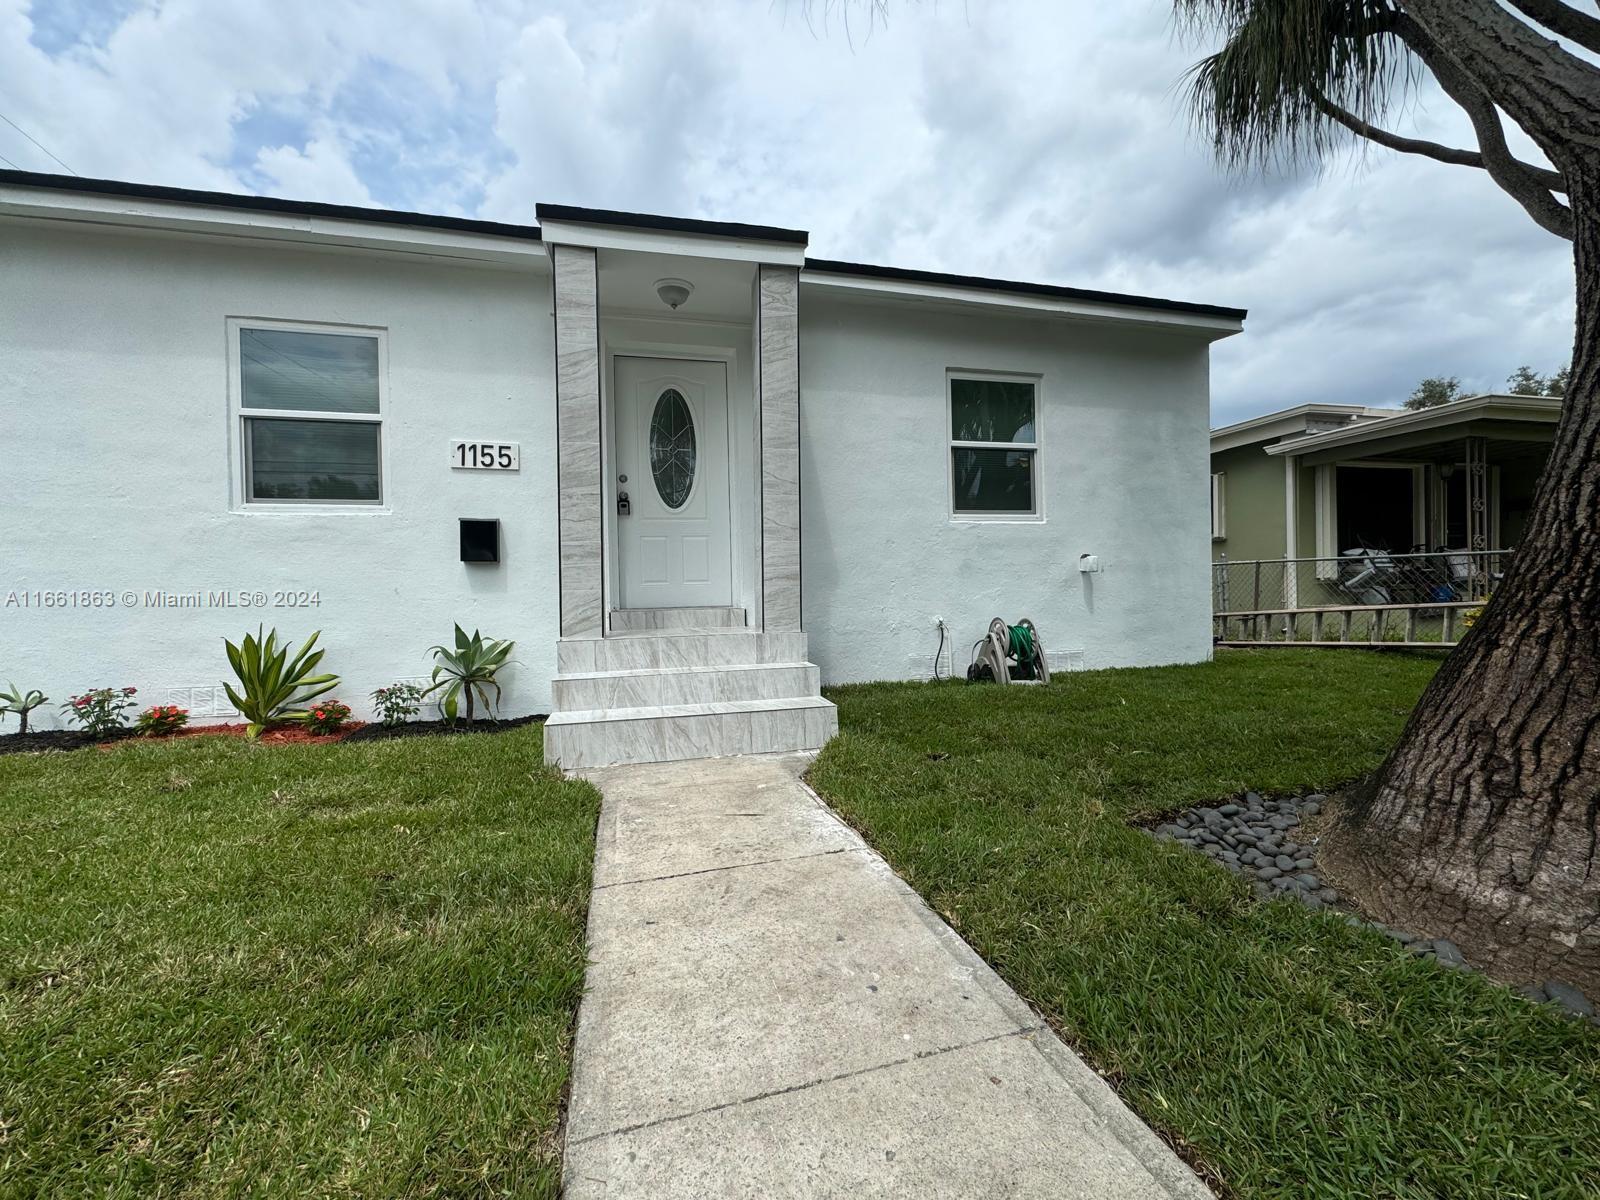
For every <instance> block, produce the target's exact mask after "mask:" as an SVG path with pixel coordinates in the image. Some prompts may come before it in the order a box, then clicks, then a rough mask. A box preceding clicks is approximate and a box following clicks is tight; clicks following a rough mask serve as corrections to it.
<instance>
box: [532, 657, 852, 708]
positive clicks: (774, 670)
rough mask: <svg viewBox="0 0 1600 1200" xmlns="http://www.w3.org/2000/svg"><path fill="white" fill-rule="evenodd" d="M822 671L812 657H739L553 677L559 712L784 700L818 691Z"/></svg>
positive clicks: (554, 696)
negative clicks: (701, 664)
mask: <svg viewBox="0 0 1600 1200" xmlns="http://www.w3.org/2000/svg"><path fill="white" fill-rule="evenodd" d="M820 684H821V677H820V672H819V671H818V670H817V668H816V666H815V665H814V664H812V663H808V662H790V663H736V664H727V665H721V666H710V667H645V668H641V669H638V670H633V671H576V672H573V673H571V674H568V675H558V676H556V677H555V679H554V680H553V681H552V682H551V687H552V691H553V698H554V700H555V708H556V711H557V712H568V711H572V710H575V709H576V710H581V709H597V708H603V709H617V708H641V707H647V706H650V705H662V704H713V703H716V702H717V701H721V700H779V699H782V698H784V697H792V696H815V695H816V694H817V689H818V687H819V686H820Z"/></svg>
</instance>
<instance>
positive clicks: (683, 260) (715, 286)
mask: <svg viewBox="0 0 1600 1200" xmlns="http://www.w3.org/2000/svg"><path fill="white" fill-rule="evenodd" d="M597 259H598V263H599V275H600V297H599V299H600V314H601V316H602V317H603V316H606V315H608V314H624V313H626V314H636V315H648V316H653V317H666V318H670V317H672V316H674V315H676V316H680V317H683V318H693V319H697V320H702V321H729V322H733V323H737V324H741V325H748V324H750V323H751V320H752V308H753V305H754V295H755V271H756V264H754V263H750V262H740V261H728V260H717V259H712V258H700V257H690V256H688V255H679V254H652V253H647V252H641V251H636V250H600V251H598V252H597ZM662 279H682V280H686V281H687V282H688V283H690V284H692V285H693V286H694V291H693V293H692V294H691V295H690V296H689V299H688V300H686V301H685V302H684V303H683V304H682V305H680V306H679V307H678V308H677V309H671V308H668V307H667V306H666V305H665V304H663V303H662V302H661V298H660V297H659V296H657V295H656V283H657V282H658V281H659V280H662Z"/></svg>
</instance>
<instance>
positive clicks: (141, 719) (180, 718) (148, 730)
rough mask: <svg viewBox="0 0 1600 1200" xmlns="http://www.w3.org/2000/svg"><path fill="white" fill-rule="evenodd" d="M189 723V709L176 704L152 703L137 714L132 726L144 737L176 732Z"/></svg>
mask: <svg viewBox="0 0 1600 1200" xmlns="http://www.w3.org/2000/svg"><path fill="white" fill-rule="evenodd" d="M188 723H189V710H188V709H187V708H179V707H178V706H177V705H176V704H153V705H151V706H150V707H149V708H147V709H145V710H144V711H143V712H142V713H140V714H139V716H138V719H137V720H135V721H134V723H133V725H134V728H135V729H137V730H138V731H139V732H140V733H141V734H142V735H144V736H145V737H163V736H165V735H166V734H169V733H177V732H178V730H180V729H182V728H183V727H184V726H185V725H187V724H188Z"/></svg>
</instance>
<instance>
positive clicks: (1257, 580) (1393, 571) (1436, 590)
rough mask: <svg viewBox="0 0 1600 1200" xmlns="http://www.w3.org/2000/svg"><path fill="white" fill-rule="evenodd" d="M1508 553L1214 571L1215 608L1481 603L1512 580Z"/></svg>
mask: <svg viewBox="0 0 1600 1200" xmlns="http://www.w3.org/2000/svg"><path fill="white" fill-rule="evenodd" d="M1510 561H1511V551H1509V550H1441V551H1437V552H1435V553H1432V554H1389V553H1386V552H1384V551H1381V550H1350V551H1346V552H1345V553H1344V554H1341V555H1339V556H1338V557H1336V558H1260V559H1240V560H1238V561H1229V560H1227V559H1226V558H1224V559H1221V560H1219V561H1217V562H1215V563H1212V565H1211V609H1212V611H1213V612H1215V613H1234V612H1236V613H1250V612H1262V611H1264V610H1267V609H1288V608H1322V607H1329V606H1336V605H1337V606H1348V605H1363V606H1377V605H1397V604H1451V603H1458V602H1463V601H1477V602H1480V603H1481V602H1482V601H1483V600H1485V599H1487V597H1488V595H1489V593H1490V592H1491V591H1493V590H1494V587H1495V585H1496V584H1497V583H1498V582H1499V581H1500V578H1501V577H1502V576H1503V575H1504V574H1505V569H1506V566H1507V564H1509V563H1510Z"/></svg>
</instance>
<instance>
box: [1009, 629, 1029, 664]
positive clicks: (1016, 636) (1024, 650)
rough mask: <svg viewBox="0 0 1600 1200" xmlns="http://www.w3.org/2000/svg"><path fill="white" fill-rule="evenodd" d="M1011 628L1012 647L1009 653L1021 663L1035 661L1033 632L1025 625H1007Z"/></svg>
mask: <svg viewBox="0 0 1600 1200" xmlns="http://www.w3.org/2000/svg"><path fill="white" fill-rule="evenodd" d="M1007 628H1009V629H1010V630H1011V641H1010V649H1009V650H1008V651H1007V653H1009V654H1010V656H1011V657H1012V658H1014V659H1016V660H1017V661H1018V662H1019V663H1030V664H1031V663H1032V662H1033V634H1031V633H1029V632H1028V628H1027V626H1025V625H1010V626H1007Z"/></svg>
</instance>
